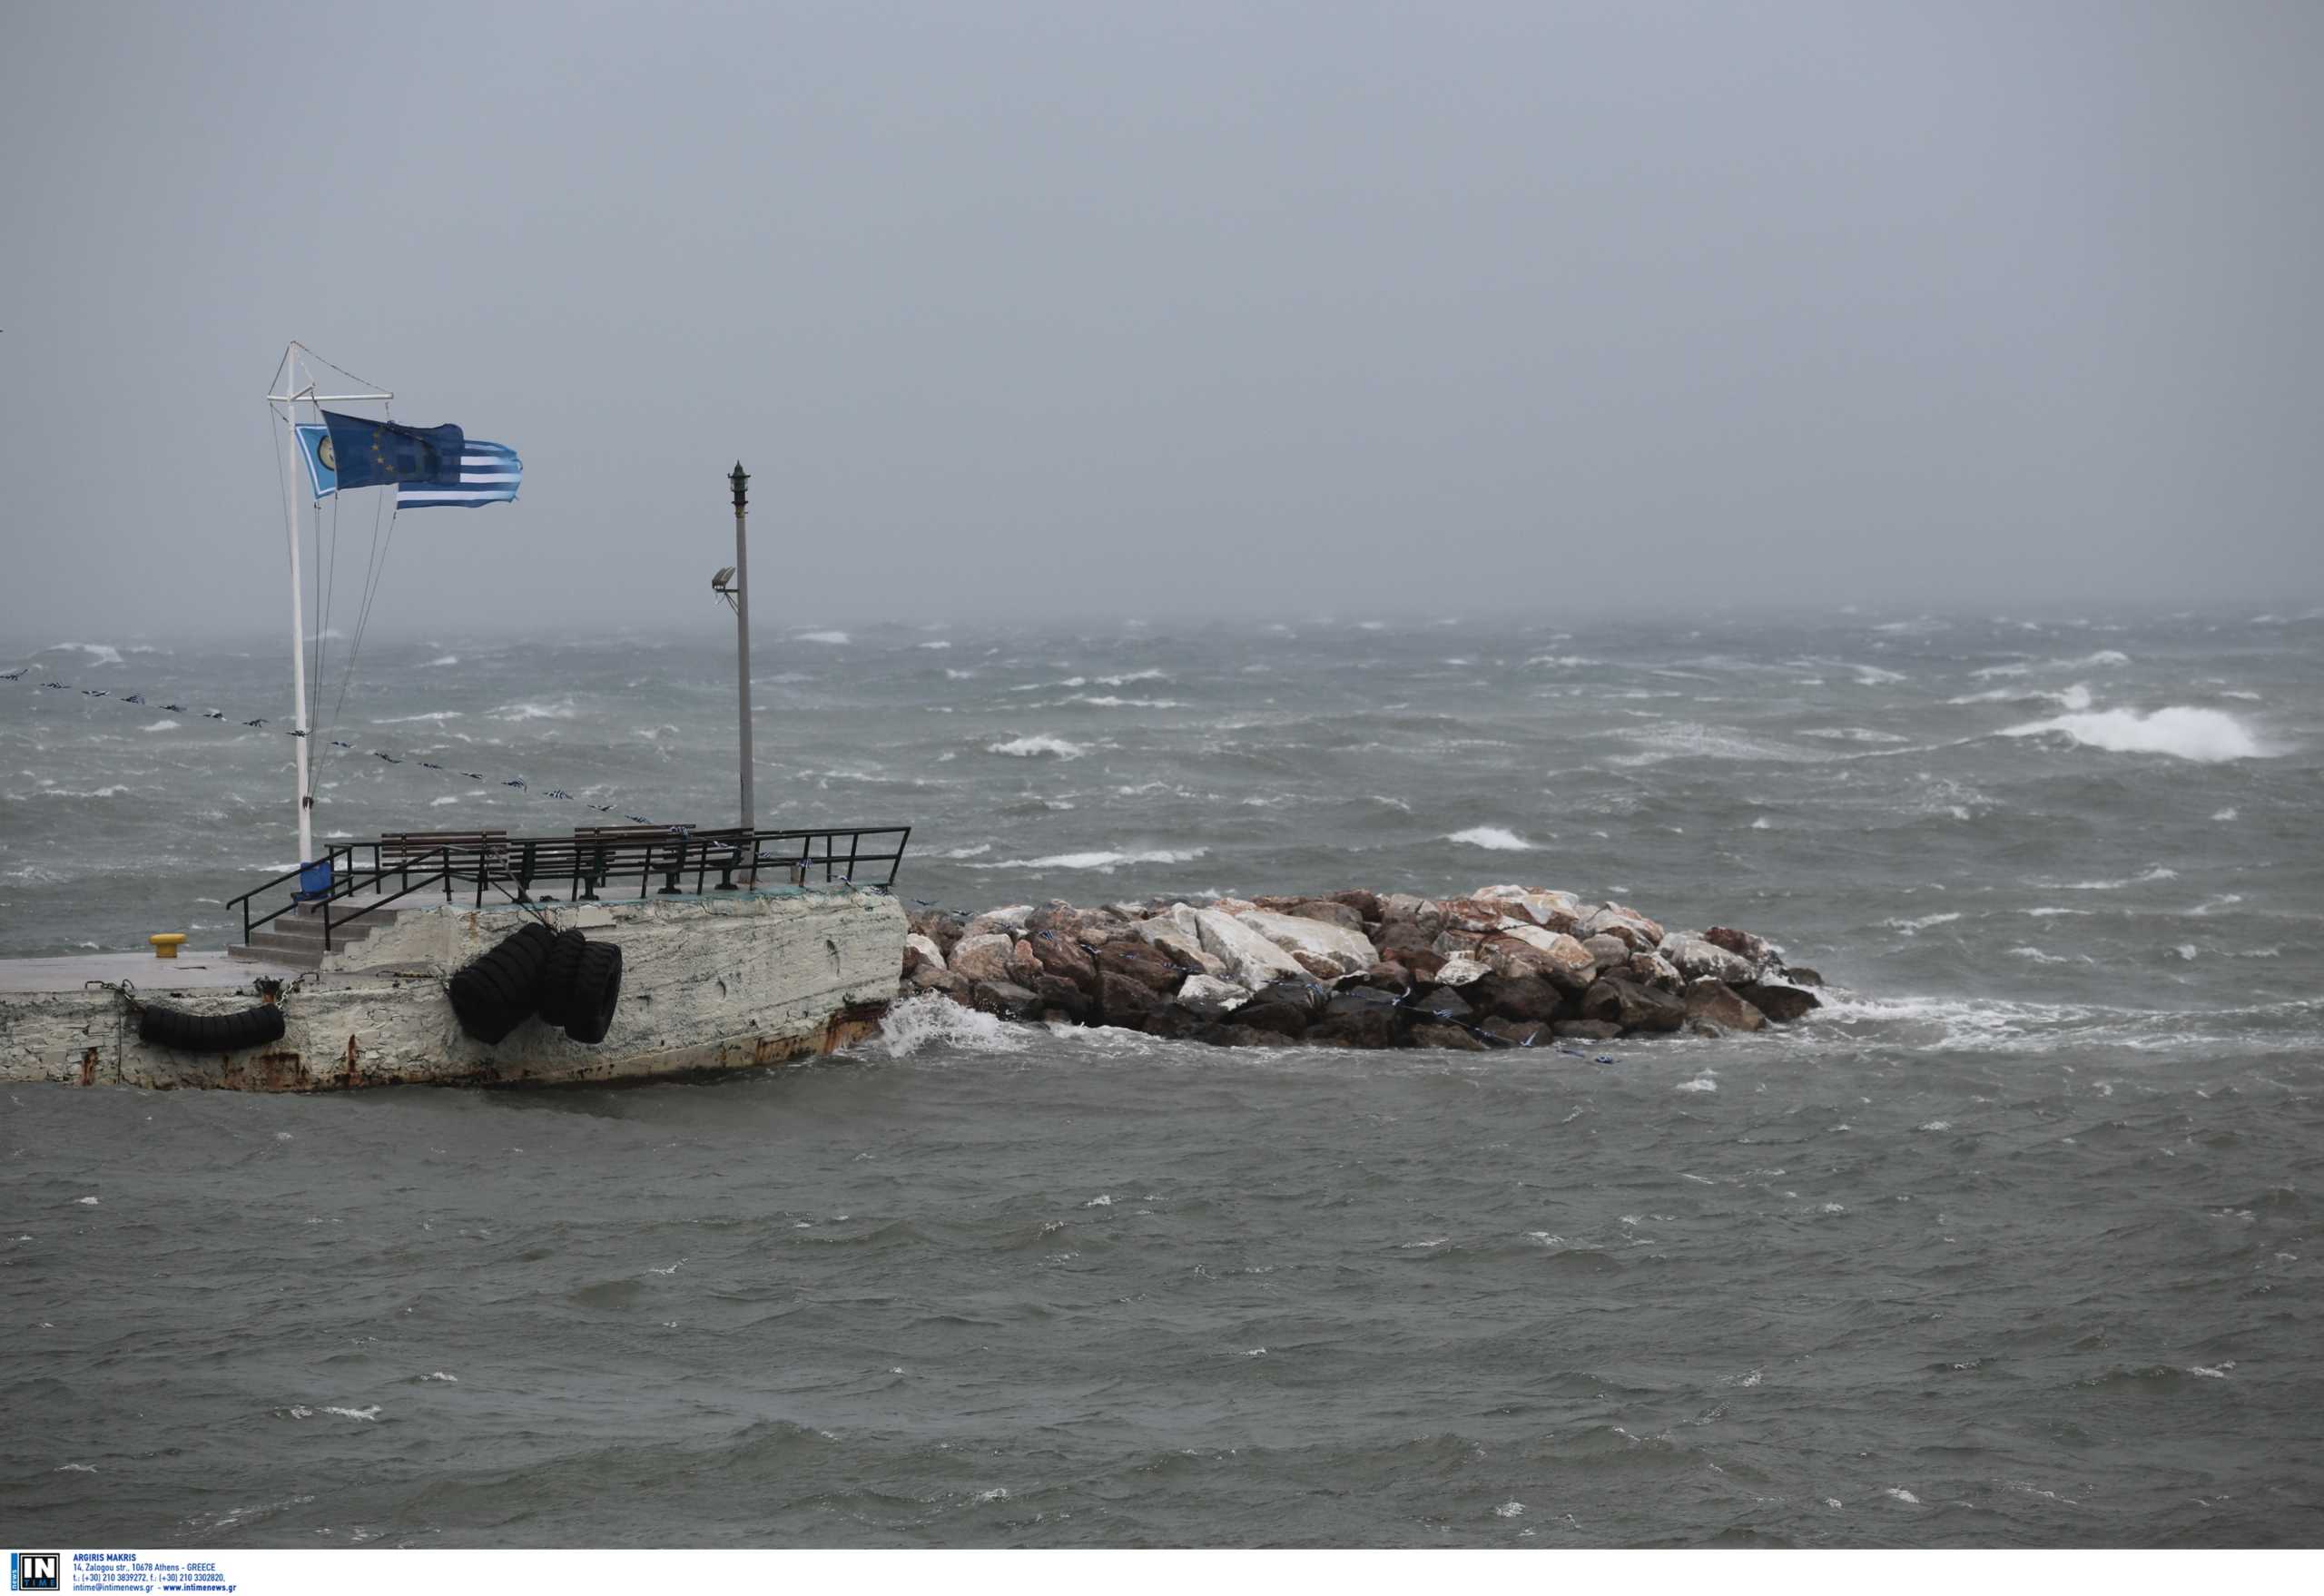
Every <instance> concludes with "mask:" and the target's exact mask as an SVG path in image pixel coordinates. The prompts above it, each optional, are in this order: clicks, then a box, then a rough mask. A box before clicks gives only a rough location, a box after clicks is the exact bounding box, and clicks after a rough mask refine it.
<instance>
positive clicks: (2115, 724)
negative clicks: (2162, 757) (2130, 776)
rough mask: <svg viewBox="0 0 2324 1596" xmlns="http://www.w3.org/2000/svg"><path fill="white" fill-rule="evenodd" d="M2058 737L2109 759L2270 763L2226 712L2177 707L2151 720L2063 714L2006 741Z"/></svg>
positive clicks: (2123, 713)
mask: <svg viewBox="0 0 2324 1596" xmlns="http://www.w3.org/2000/svg"><path fill="white" fill-rule="evenodd" d="M2052 733H2054V734H2059V735H2063V736H2064V737H2066V738H2067V739H2069V740H2070V741H2072V742H2073V743H2075V744H2079V745H2081V746H2083V747H2085V748H2100V749H2103V750H2105V751H2106V752H2107V753H2109V754H2169V755H2171V757H2172V758H2174V759H2185V760H2191V761H2194V762H2196V763H2198V764H2221V763H2223V762H2225V761H2227V760H2230V759H2258V758H2262V757H2265V751H2264V750H2263V749H2262V748H2261V747H2260V740H2259V739H2258V738H2257V737H2254V736H2253V735H2252V734H2251V733H2250V729H2249V728H2247V727H2246V726H2245V725H2244V724H2243V723H2242V722H2240V721H2239V720H2237V719H2236V718H2235V717H2234V716H2233V715H2230V714H2227V713H2226V712H2225V711H2223V710H2217V709H2190V708H2187V707H2185V706H2183V705H2176V704H2174V705H2172V706H2171V708H2168V709H2158V710H2156V711H2154V712H2153V713H2152V714H2139V713H2138V711H2136V710H2132V709H2109V710H2101V711H2098V712H2096V713H2093V714H2062V715H2059V716H2057V717H2056V718H2055V719H2053V720H2046V721H2028V722H2026V723H2025V724H2024V725H2017V726H2009V727H2005V728H2004V730H2003V732H2002V735H2003V736H2004V737H2034V736H2041V735H2044V734H2052Z"/></svg>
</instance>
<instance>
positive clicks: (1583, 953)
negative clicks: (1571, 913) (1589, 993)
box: [1502, 925, 1598, 991]
mask: <svg viewBox="0 0 2324 1596" xmlns="http://www.w3.org/2000/svg"><path fill="white" fill-rule="evenodd" d="M1502 935H1504V936H1510V937H1514V938H1516V939H1517V940H1518V941H1521V942H1523V943H1524V944H1525V945H1526V946H1527V947H1529V948H1533V949H1536V950H1538V951H1539V952H1540V955H1541V956H1540V957H1539V958H1538V959H1536V960H1534V961H1533V962H1534V964H1535V966H1536V967H1537V968H1539V969H1540V970H1541V973H1542V974H1543V975H1546V976H1548V977H1549V978H1550V979H1551V980H1553V981H1555V982H1556V983H1557V984H1558V985H1559V986H1561V987H1564V988H1566V989H1567V990H1571V991H1580V990H1581V989H1582V988H1583V987H1586V986H1588V985H1589V984H1590V982H1591V981H1592V980H1595V979H1597V975H1598V961H1597V959H1596V956H1595V955H1593V954H1592V953H1591V952H1590V950H1589V949H1587V948H1585V947H1583V946H1582V945H1581V943H1580V942H1578V941H1575V940H1574V939H1573V938H1571V937H1570V936H1567V935H1566V934H1565V933H1564V932H1563V931H1543V930H1542V929H1541V927H1540V926H1538V925H1511V926H1509V927H1508V928H1507V929H1506V930H1505V931H1503V932H1502Z"/></svg>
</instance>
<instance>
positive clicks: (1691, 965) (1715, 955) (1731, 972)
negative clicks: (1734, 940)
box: [1657, 931, 1759, 987]
mask: <svg viewBox="0 0 2324 1596" xmlns="http://www.w3.org/2000/svg"><path fill="white" fill-rule="evenodd" d="M1657 951H1659V953H1660V954H1661V955H1662V957H1663V958H1664V959H1665V960H1667V961H1669V965H1670V967H1671V968H1672V969H1673V970H1677V971H1678V972H1679V974H1680V975H1682V976H1684V977H1686V978H1687V979H1688V980H1702V979H1703V978H1704V977H1705V976H1709V977H1710V978H1711V979H1712V980H1723V981H1725V982H1726V983H1727V984H1728V986H1731V987H1734V986H1743V985H1746V984H1748V982H1750V981H1753V980H1758V974H1759V972H1758V970H1755V969H1754V968H1752V966H1751V964H1750V963H1749V961H1746V960H1742V959H1738V958H1737V957H1736V956H1735V955H1734V954H1732V953H1730V952H1728V951H1727V950H1726V949H1724V948H1722V947H1719V946H1718V945H1717V944H1716V943H1713V942H1708V941H1704V940H1703V939H1702V938H1700V937H1696V936H1689V935H1688V934H1687V933H1686V932H1684V931H1679V932H1677V933H1675V934H1673V935H1671V936H1667V937H1665V938H1663V939H1662V946H1661V947H1660V948H1659V949H1658V950H1657Z"/></svg>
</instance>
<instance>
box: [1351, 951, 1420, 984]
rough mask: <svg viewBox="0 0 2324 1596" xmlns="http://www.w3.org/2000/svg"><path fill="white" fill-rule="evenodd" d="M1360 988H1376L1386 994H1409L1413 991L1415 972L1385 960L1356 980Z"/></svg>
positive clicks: (1391, 960) (1392, 961)
mask: <svg viewBox="0 0 2324 1596" xmlns="http://www.w3.org/2000/svg"><path fill="white" fill-rule="evenodd" d="M1355 980H1356V984H1357V985H1358V986H1366V987H1376V988H1377V989H1379V990H1381V991H1384V992H1408V991H1410V990H1412V989H1413V972H1412V971H1411V970H1407V969H1405V968H1404V967H1403V965H1401V964H1399V963H1397V962H1396V961H1394V960H1393V959H1390V960H1384V961H1381V962H1380V963H1378V964H1375V965H1374V966H1373V967H1372V968H1371V969H1369V970H1365V971H1364V973H1363V974H1362V975H1359V976H1357V977H1356V978H1355Z"/></svg>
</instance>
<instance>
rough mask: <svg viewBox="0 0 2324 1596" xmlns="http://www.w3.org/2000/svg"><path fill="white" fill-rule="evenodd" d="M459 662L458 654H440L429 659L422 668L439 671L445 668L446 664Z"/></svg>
mask: <svg viewBox="0 0 2324 1596" xmlns="http://www.w3.org/2000/svg"><path fill="white" fill-rule="evenodd" d="M459 663H460V656H459V655H457V654H439V655H437V656H436V657H435V658H434V659H431V660H429V661H428V663H427V664H426V665H422V666H420V669H422V670H427V671H438V670H441V669H443V668H444V667H445V666H446V665H458V664H459Z"/></svg>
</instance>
